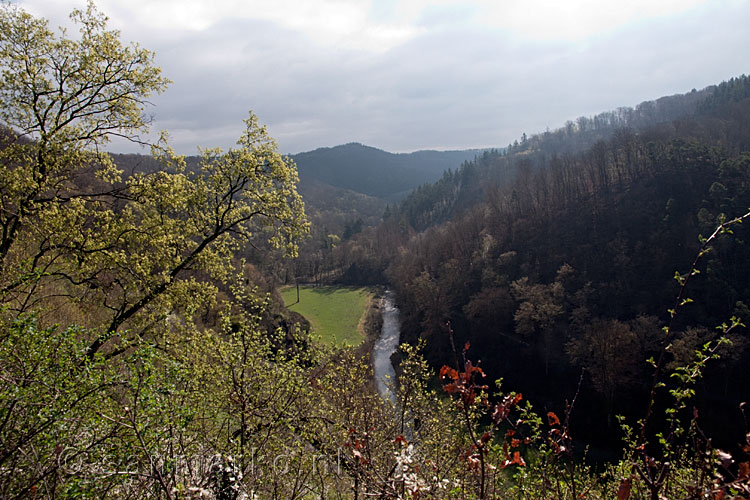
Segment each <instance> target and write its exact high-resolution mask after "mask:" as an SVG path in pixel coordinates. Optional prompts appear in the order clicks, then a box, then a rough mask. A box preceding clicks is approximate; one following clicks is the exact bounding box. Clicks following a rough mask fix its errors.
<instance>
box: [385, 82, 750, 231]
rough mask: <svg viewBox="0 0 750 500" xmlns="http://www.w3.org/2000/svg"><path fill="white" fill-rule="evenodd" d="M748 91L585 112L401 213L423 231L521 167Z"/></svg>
mask: <svg viewBox="0 0 750 500" xmlns="http://www.w3.org/2000/svg"><path fill="white" fill-rule="evenodd" d="M746 91H747V90H746V84H745V78H744V77H741V78H737V79H732V80H731V81H730V82H726V83H725V84H722V85H719V86H716V85H712V86H710V87H707V88H705V89H703V90H695V89H693V90H692V91H690V92H688V93H686V94H677V95H672V96H666V97H661V98H659V99H656V100H653V101H645V102H642V103H640V104H638V105H637V106H636V107H634V108H632V107H619V108H617V109H616V110H613V111H606V112H602V113H599V114H598V115H596V116H593V117H585V116H581V117H578V118H577V119H575V120H574V121H568V122H566V123H565V125H564V126H563V127H561V128H559V129H557V130H554V131H549V130H547V131H545V132H542V133H538V134H532V135H531V136H527V135H526V134H524V135H523V136H522V137H521V138H520V140H516V141H514V142H513V143H512V144H508V146H507V148H504V149H503V150H500V151H498V150H492V151H485V152H484V153H483V154H482V155H479V156H478V157H477V158H476V159H475V160H474V161H467V162H466V163H464V164H463V165H462V167H461V168H460V169H458V170H455V169H454V170H453V171H446V172H445V173H444V175H443V177H442V178H441V179H440V180H438V181H437V182H435V183H433V184H428V185H423V186H420V187H419V188H418V189H417V190H416V191H415V192H413V193H412V194H411V195H410V196H408V197H407V198H406V199H405V200H404V201H403V203H402V204H401V207H400V210H399V213H400V215H401V216H402V217H405V218H406V220H408V222H409V224H410V225H411V226H412V227H414V228H415V229H418V230H422V229H425V228H427V227H429V226H431V225H433V224H437V223H441V222H445V221H446V220H448V219H450V218H451V217H453V216H454V215H456V214H458V213H460V212H462V211H463V210H465V209H467V208H469V207H471V206H473V205H474V204H476V203H478V202H480V201H482V200H483V199H484V198H483V194H484V193H485V190H486V188H487V187H488V186H491V187H492V188H499V187H503V186H505V185H507V183H508V182H510V181H511V180H513V179H515V177H516V173H517V169H518V168H519V166H521V167H524V166H531V167H533V166H541V167H544V165H546V164H547V163H548V162H549V161H550V160H552V159H553V158H559V157H561V156H564V155H573V154H576V153H581V152H584V151H586V150H589V149H590V148H592V147H593V146H594V145H595V144H597V143H598V142H600V141H604V142H606V141H609V140H611V139H612V138H613V137H614V136H623V135H624V134H625V135H627V134H633V133H636V134H637V133H639V131H646V130H651V129H653V128H655V127H658V126H660V125H668V126H669V125H671V124H675V126H679V123H680V121H684V120H685V119H691V118H694V117H696V116H699V115H701V116H706V114H707V113H710V111H711V110H712V109H714V108H715V107H716V106H717V105H718V104H719V103H720V102H721V101H722V100H724V99H728V98H732V96H734V97H737V96H741V95H744V94H743V92H746ZM703 126H710V125H709V124H708V123H704V124H703Z"/></svg>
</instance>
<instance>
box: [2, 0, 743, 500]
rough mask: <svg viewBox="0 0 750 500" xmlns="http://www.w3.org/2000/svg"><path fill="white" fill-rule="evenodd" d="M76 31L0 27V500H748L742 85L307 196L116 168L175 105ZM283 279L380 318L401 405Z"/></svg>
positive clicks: (141, 55) (250, 131)
mask: <svg viewBox="0 0 750 500" xmlns="http://www.w3.org/2000/svg"><path fill="white" fill-rule="evenodd" d="M71 19H72V20H73V22H74V23H75V25H76V26H77V28H79V29H80V32H79V33H78V35H76V36H71V37H69V36H68V35H67V33H66V32H64V31H62V32H56V31H52V30H51V29H50V27H49V26H48V23H47V22H46V21H45V20H44V19H41V18H37V17H34V16H33V15H31V14H29V13H27V12H25V11H24V10H23V9H22V8H20V7H19V6H17V5H15V4H11V3H3V4H2V5H1V6H0V61H1V62H0V68H1V69H2V75H1V77H0V123H1V124H2V127H3V128H2V137H1V139H0V498H3V499H6V498H7V499H23V498H50V499H52V498H55V499H57V498H71V499H72V498H92V499H93V498H96V499H101V498H113V499H119V498H154V499H199V498H210V499H222V500H225V499H226V500H229V499H231V500H237V499H265V498H273V499H313V498H321V499H323V498H342V499H343V498H347V499H357V500H358V499H365V498H381V499H416V498H422V499H511V498H516V499H526V498H546V499H567V498H570V499H574V498H576V499H577V498H591V499H605V498H607V499H609V498H617V499H618V500H626V499H652V500H660V499H663V498H668V499H703V498H710V499H729V498H738V499H739V498H750V460H749V455H750V429H749V428H748V417H747V414H746V406H745V405H746V402H747V401H748V400H749V399H750V392H749V389H748V387H750V386H749V385H748V381H749V380H750V342H749V341H748V333H747V329H746V327H745V326H744V323H746V322H748V321H750V280H749V279H748V276H750V249H748V248H747V242H748V240H749V239H750V234H749V233H748V230H749V229H748V227H747V219H748V218H750V211H749V210H750V78H748V77H747V76H744V75H743V76H738V77H736V78H732V79H730V80H729V81H725V82H721V83H718V84H717V85H714V86H711V87H707V88H705V89H702V90H693V91H691V92H689V93H686V94H684V95H675V96H670V97H664V98H661V99H658V100H656V101H649V102H644V103H642V104H641V105H638V106H637V107H636V108H624V107H623V108H619V109H617V110H615V111H611V112H605V113H601V114H599V115H597V116H594V117H591V118H588V117H581V118H578V119H577V120H576V121H575V122H573V121H570V122H568V123H567V124H566V125H565V126H564V127H562V128H560V129H557V130H554V131H546V132H543V133H539V134H534V135H531V136H526V134H524V135H523V136H522V137H521V138H520V139H519V140H518V141H516V142H514V143H512V144H510V145H508V146H507V147H504V148H498V149H490V150H482V151H463V152H460V151H450V152H436V151H431V152H418V153H413V154H410V155H390V154H388V153H385V152H383V151H380V150H376V149H374V148H366V147H364V146H361V145H356V144H350V145H347V146H343V147H340V148H330V149H327V150H318V151H317V152H315V151H314V152H311V153H308V154H300V155H296V157H295V159H296V161H297V162H298V164H299V172H298V168H297V165H296V164H295V161H294V160H293V159H291V158H289V157H285V156H283V155H281V154H280V153H279V151H278V147H277V145H276V143H275V141H274V140H273V138H272V137H271V136H270V135H269V133H268V130H267V129H266V128H265V127H264V126H262V125H261V124H260V123H259V120H258V118H257V117H256V116H255V115H254V114H253V113H252V112H250V113H249V115H248V118H247V119H246V120H245V122H244V130H243V131H242V133H241V135H240V137H239V139H238V141H237V145H236V147H234V148H232V149H229V150H226V151H225V150H222V149H220V148H207V149H203V150H202V154H201V155H200V156H194V157H183V156H180V155H177V154H175V152H174V151H173V150H172V148H171V147H170V145H169V137H168V135H167V134H162V135H161V137H160V139H159V140H158V141H155V143H154V144H150V147H151V155H132V154H129V155H124V154H110V153H108V152H106V146H107V145H108V144H109V143H110V141H111V140H113V139H115V138H119V139H127V140H130V141H134V142H136V143H145V142H147V141H145V140H144V137H146V134H147V133H148V131H149V125H150V121H149V118H148V115H147V113H146V111H145V110H146V109H147V106H148V102H149V98H150V97H151V96H153V95H156V94H159V93H161V92H164V91H165V90H166V89H167V87H168V85H169V83H170V82H169V80H168V79H167V78H166V77H165V76H163V75H162V73H161V70H160V68H159V67H158V66H156V65H155V63H154V59H153V57H154V56H153V53H152V52H149V51H148V50H146V49H143V48H141V47H140V46H138V45H137V44H126V43H124V42H122V41H121V40H120V33H119V32H118V31H116V30H112V29H111V28H109V26H108V23H107V18H106V16H104V15H103V14H102V13H101V12H100V11H98V10H97V8H96V7H95V6H94V4H93V3H91V2H90V3H89V4H88V7H87V8H86V9H84V10H76V11H74V12H73V14H72V16H71ZM342 155H343V159H342ZM347 155H351V156H347ZM311 158H312V159H311ZM471 158H473V159H471ZM454 161H455V162H456V163H455V167H453V168H450V167H449V168H447V169H446V168H445V165H447V164H450V163H451V162H454ZM305 162H308V163H305ZM349 162H352V163H349ZM379 169H381V170H379ZM443 171H444V173H442V177H440V175H438V172H443ZM300 172H301V173H302V178H301V179H300ZM399 172H404V178H399V177H398V173H399ZM407 174H408V175H407ZM414 186H418V187H417V188H416V189H414V190H413V191H411V192H410V193H409V194H408V195H405V191H409V190H410V189H412V188H413V187H414ZM297 283H306V284H309V285H311V286H318V285H356V286H366V285H372V286H377V287H388V288H389V289H391V290H393V291H394V292H395V297H396V303H397V305H398V307H399V309H400V319H401V332H402V340H403V341H404V344H403V345H402V347H401V352H400V353H399V355H398V356H397V357H398V360H397V361H398V366H397V370H396V373H397V381H396V384H395V389H394V394H395V396H394V398H393V400H391V399H389V398H383V397H381V395H380V394H378V392H377V390H376V388H375V387H376V384H375V381H374V380H373V372H372V363H371V360H370V352H369V351H368V350H367V349H368V347H362V346H354V347H347V346H342V345H336V343H335V342H322V341H319V340H317V339H316V338H313V336H311V334H310V324H309V322H308V321H307V320H305V319H304V318H303V317H302V316H301V315H300V314H298V313H295V312H292V311H290V310H289V309H288V308H286V307H284V306H283V301H282V300H281V295H280V292H279V288H280V286H282V285H292V284H297ZM364 300H365V299H362V301H364ZM368 314H369V315H368V316H367V317H366V318H365V319H367V321H365V323H366V324H367V325H369V326H368V328H370V329H373V328H374V329H377V322H378V314H379V311H378V310H377V308H374V309H371V310H370V311H369V313H368ZM366 333H368V335H372V334H373V332H372V331H369V332H366ZM374 333H377V332H374ZM337 334H338V333H337ZM363 345H365V346H366V344H363Z"/></svg>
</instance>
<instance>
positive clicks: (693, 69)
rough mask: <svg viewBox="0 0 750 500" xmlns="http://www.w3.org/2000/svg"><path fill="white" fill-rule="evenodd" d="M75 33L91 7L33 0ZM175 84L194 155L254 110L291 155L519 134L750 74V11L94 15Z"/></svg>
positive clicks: (582, 3) (180, 10)
mask: <svg viewBox="0 0 750 500" xmlns="http://www.w3.org/2000/svg"><path fill="white" fill-rule="evenodd" d="M20 3H21V4H22V5H23V6H24V7H27V8H28V9H29V10H31V11H32V12H33V13H34V14H37V15H42V16H45V17H48V18H51V20H52V25H53V26H54V25H57V24H60V23H62V22H64V21H65V20H66V19H67V14H68V12H69V11H70V10H71V9H72V8H73V7H82V6H84V5H85V3H84V0H21V2H20ZM97 4H98V6H99V7H100V9H101V10H102V11H103V12H105V13H106V14H107V15H109V16H110V18H111V24H112V26H114V27H116V28H118V29H121V30H122V34H123V39H124V40H136V41H138V42H140V43H141V45H143V46H144V47H146V48H149V49H152V50H155V51H156V54H157V59H156V63H157V64H158V65H159V66H161V67H162V68H163V70H164V74H165V75H166V76H167V77H169V78H171V79H172V80H174V84H173V85H171V86H170V88H169V89H168V90H167V92H166V94H164V95H161V96H157V97H155V98H154V99H153V102H154V103H155V104H156V106H155V107H154V108H151V109H149V112H152V113H153V114H154V115H155V119H156V121H155V124H154V127H155V128H156V129H160V128H166V129H169V130H171V132H172V136H173V139H174V145H175V146H176V147H177V149H178V150H179V151H181V152H185V153H194V152H195V151H196V146H197V145H202V146H221V147H223V148H225V149H226V148H228V147H231V146H233V145H234V142H235V141H236V139H237V136H238V135H239V133H240V132H241V128H242V119H243V118H245V117H246V116H247V111H248V110H249V109H253V110H255V111H256V113H257V114H258V116H259V118H260V120H261V121H262V122H265V123H268V124H269V128H270V131H271V133H272V135H274V136H275V137H277V139H278V140H279V144H280V148H281V150H282V151H284V152H289V153H292V152H298V151H303V150H307V149H313V148H315V147H318V146H326V145H327V146H332V145H335V144H340V143H343V142H349V141H360V142H364V143H367V144H371V145H374V146H377V147H382V148H385V149H389V150H394V151H407V150H414V149H419V148H425V147H440V146H441V145H442V146H443V147H476V146H491V145H503V144H507V143H508V142H512V140H513V139H515V138H517V137H518V136H520V134H521V132H526V133H528V134H530V133H534V132H539V131H542V130H543V129H544V128H545V127H546V126H549V127H551V128H554V127H557V126H560V125H562V124H563V123H564V121H565V120H567V119H575V117H577V116H579V115H584V114H591V113H596V112H600V111H605V110H607V109H612V108H615V107H617V106H625V105H635V104H637V103H638V102H640V101H642V100H645V99H652V98H657V97H660V96H661V95H665V94H669V93H675V92H683V91H687V90H689V89H691V88H693V87H696V88H701V87H703V86H705V85H708V84H711V83H717V82H719V81H721V79H724V78H729V77H731V76H736V75H738V74H740V73H743V72H745V73H746V72H747V71H748V69H750V68H748V67H747V58H746V57H745V54H744V52H743V51H742V50H738V48H739V47H747V46H748V45H749V44H750V31H748V30H747V28H746V26H745V24H746V22H743V21H746V20H747V19H748V18H750V1H749V0H727V1H718V0H716V1H701V0H680V1H679V2H677V1H675V0H650V1H648V2H647V1H644V0H627V1H622V2H612V1H603V0H600V1H598V2H593V1H590V0H566V1H564V2H563V1H560V0H556V1H555V2H550V1H542V0H523V1H521V0H474V1H471V2H460V1H458V0H434V1H427V0H399V1H396V0H371V1H370V0H305V1H303V2H299V1H293V0H262V1H261V0H253V1H250V2H247V1H240V0H214V1H213V2H212V3H208V2H206V1H205V0H183V1H180V2H177V1H174V0H148V1H147V0H130V1H128V2H122V1H120V0H97Z"/></svg>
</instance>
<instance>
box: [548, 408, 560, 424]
mask: <svg viewBox="0 0 750 500" xmlns="http://www.w3.org/2000/svg"><path fill="white" fill-rule="evenodd" d="M547 419H548V420H549V425H560V419H559V418H557V415H555V414H554V412H551V411H548V412H547Z"/></svg>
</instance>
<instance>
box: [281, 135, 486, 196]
mask: <svg viewBox="0 0 750 500" xmlns="http://www.w3.org/2000/svg"><path fill="white" fill-rule="evenodd" d="M481 153H482V151H481V150H465V151H416V152H414V153H389V152H386V151H383V150H380V149H377V148H373V147H369V146H365V145H362V144H358V143H350V144H344V145H341V146H335V147H332V148H319V149H316V150H314V151H308V152H305V153H299V154H296V155H293V156H292V159H293V160H294V161H295V163H296V164H297V169H298V170H299V174H300V182H301V184H302V185H305V184H306V183H309V182H314V181H318V182H322V183H325V184H329V185H331V186H334V187H338V188H345V189H348V190H351V191H355V192H358V193H362V194H366V195H369V196H374V197H377V198H383V199H386V200H389V201H393V200H399V199H401V198H403V197H404V196H405V195H406V194H408V193H409V191H411V190H412V189H414V188H416V187H417V186H420V185H422V184H425V183H428V182H434V181H436V180H438V179H439V178H440V176H441V175H442V174H443V172H444V171H446V170H448V169H455V168H457V167H458V166H459V165H461V164H462V163H463V162H464V161H467V160H472V159H474V157H475V156H476V155H478V154H481Z"/></svg>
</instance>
